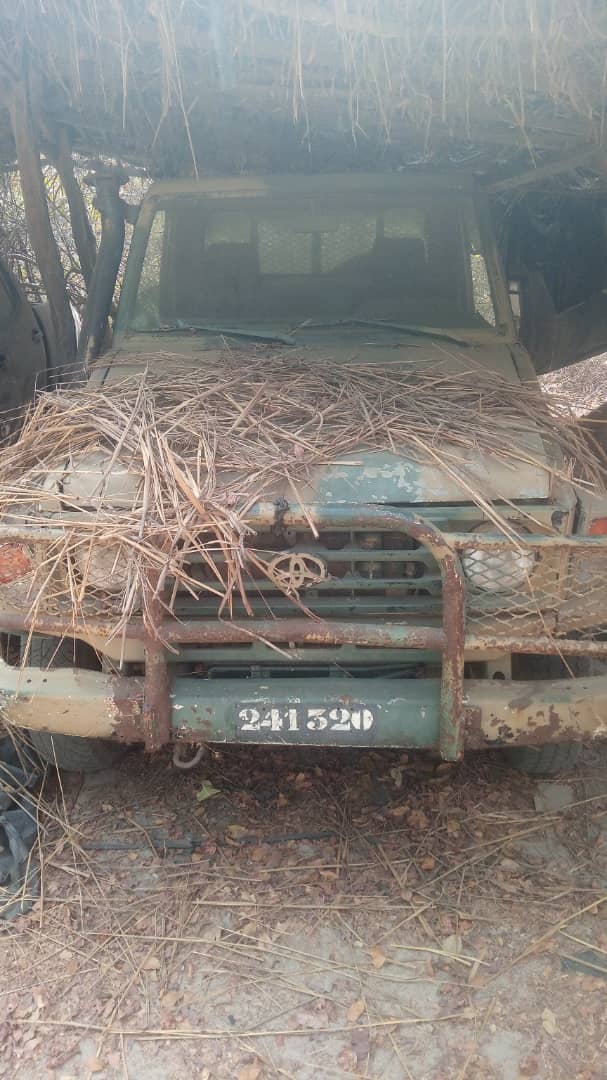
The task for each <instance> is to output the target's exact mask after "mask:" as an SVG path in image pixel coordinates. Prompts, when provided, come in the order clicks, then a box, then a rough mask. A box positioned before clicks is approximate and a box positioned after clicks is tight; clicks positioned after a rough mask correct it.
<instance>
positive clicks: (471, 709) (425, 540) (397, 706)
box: [0, 504, 607, 760]
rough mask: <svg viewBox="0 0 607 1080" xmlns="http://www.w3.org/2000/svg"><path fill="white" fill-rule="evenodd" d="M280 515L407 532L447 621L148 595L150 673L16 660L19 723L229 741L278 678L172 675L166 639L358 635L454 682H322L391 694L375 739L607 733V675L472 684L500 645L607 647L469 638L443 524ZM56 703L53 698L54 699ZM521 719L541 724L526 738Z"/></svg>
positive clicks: (345, 512) (141, 635)
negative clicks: (470, 663) (228, 611)
mask: <svg viewBox="0 0 607 1080" xmlns="http://www.w3.org/2000/svg"><path fill="white" fill-rule="evenodd" d="M278 515H279V521H280V524H281V525H282V526H289V527H294V528H305V529H309V528H310V524H311V523H312V524H313V526H314V527H315V528H317V529H331V528H335V527H342V528H343V527H344V526H346V527H350V528H353V529H378V530H395V531H400V532H403V533H406V534H407V535H408V536H410V537H411V538H412V539H414V540H415V541H417V542H418V543H419V544H420V545H422V546H423V547H425V548H426V549H428V550H429V551H430V553H431V554H432V556H433V557H434V559H435V560H436V563H437V565H438V566H439V568H440V573H441V578H442V602H443V622H442V627H437V626H429V627H423V626H417V625H414V626H407V625H402V624H395V623H391V624H381V623H371V624H361V623H359V622H355V623H348V622H342V621H339V622H338V621H322V620H316V619H311V618H309V617H297V618H295V617H294V618H286V619H274V620H273V619H265V620H254V619H251V620H246V621H240V622H232V621H224V620H219V619H217V620H213V621H196V620H192V621H187V622H180V621H177V620H175V619H165V618H163V617H162V616H163V608H162V604H161V602H160V598H159V597H158V596H155V595H154V596H150V597H149V598H148V604H147V610H148V612H151V614H152V620H153V621H152V625H151V626H150V625H149V624H148V625H147V626H146V625H144V624H143V622H142V621H141V620H137V621H132V622H131V623H129V625H128V627H127V628H126V632H125V636H126V637H127V638H130V639H137V640H140V641H142V642H143V644H144V648H145V659H146V674H145V678H144V679H140V678H127V677H118V676H110V675H101V674H98V673H94V672H84V671H79V672H66V671H49V672H36V671H34V670H33V669H29V668H28V669H24V670H23V671H21V672H20V671H17V670H15V669H10V668H8V667H7V665H3V667H2V679H1V681H0V694H2V693H3V694H4V697H5V698H6V699H7V700H8V701H9V702H10V708H9V710H8V711H9V719H10V720H11V721H12V722H14V723H19V724H21V725H22V726H25V727H46V728H48V729H49V730H55V731H63V732H73V733H74V734H79V735H102V736H105V737H113V738H118V739H122V740H127V741H143V742H145V743H146V745H147V746H149V747H150V748H156V747H159V746H162V745H164V744H165V743H167V742H169V741H170V739H171V738H172V737H173V735H174V734H177V735H178V736H181V737H185V738H188V739H202V740H204V739H208V740H212V739H217V740H218V741H228V740H231V739H233V738H237V737H238V736H237V734H236V732H235V730H234V731H233V730H232V729H231V727H230V720H229V715H230V701H231V702H232V703H233V702H234V700H236V698H237V695H238V694H241V698H240V699H241V700H242V693H245V689H246V700H248V699H249V698H251V700H258V699H259V701H260V702H262V701H263V702H265V703H266V704H267V700H268V694H267V690H268V687H267V685H266V686H265V688H264V687H260V688H255V687H254V686H252V684H251V682H250V681H247V684H246V688H242V687H237V686H236V680H229V681H226V682H223V681H219V682H217V681H212V682H210V681H206V682H205V681H204V680H199V679H184V678H178V679H174V680H172V681H171V679H170V678H169V665H168V660H167V652H166V650H165V649H164V647H163V643H165V644H168V645H170V644H185V643H188V642H193V643H198V644H206V643H211V642H213V643H225V642H242V641H250V640H251V638H257V639H263V640H266V641H268V642H273V643H279V644H280V643H284V642H289V643H293V644H306V643H314V644H319V643H320V644H327V645H341V644H355V645H367V646H379V647H382V648H387V649H400V648H402V649H405V648H407V649H430V650H435V651H437V652H440V653H441V654H442V675H441V680H440V686H438V685H437V680H429V679H421V680H399V681H398V685H397V680H385V681H384V680H381V679H375V680H358V679H357V680H355V681H348V682H347V683H344V681H343V680H341V681H338V680H335V679H332V678H331V679H323V680H322V687H321V688H320V690H319V696H320V697H321V698H323V699H324V698H325V697H326V698H327V700H333V701H335V700H343V699H344V689H345V688H347V690H348V692H349V693H348V695H346V696H348V699H349V700H351V695H352V693H353V692H354V693H355V694H356V697H357V698H358V699H360V700H363V701H364V700H365V697H366V698H369V697H371V698H372V699H374V700H377V699H381V700H380V702H379V707H380V708H382V709H383V710H384V715H385V720H386V723H385V724H384V725H383V728H382V730H383V731H384V732H385V735H380V736H378V735H377V734H374V736H373V739H372V740H364V739H363V740H361V741H362V742H365V741H373V742H374V743H375V744H376V745H382V744H383V745H420V746H423V745H427V746H436V747H437V748H438V749H439V751H440V753H441V755H442V756H443V757H444V758H445V759H447V760H457V759H458V758H459V757H461V755H462V753H463V747H464V743H468V744H472V745H483V744H486V743H487V742H489V743H499V742H507V743H512V742H515V741H517V740H520V741H527V742H531V741H534V740H535V739H538V738H540V739H541V740H546V739H558V738H565V737H572V738H576V737H582V735H584V734H588V733H596V732H597V731H598V730H600V732H601V733H602V721H601V716H602V715H605V713H604V712H603V705H604V704H605V703H607V681H606V680H603V679H602V678H592V679H589V680H584V684H582V683H581V681H580V680H577V681H573V682H572V683H570V682H568V681H566V680H563V681H561V683H515V684H512V683H506V684H496V683H495V682H489V681H487V680H477V681H466V682H464V656H465V654H468V655H470V654H473V653H474V652H475V651H478V652H480V651H483V650H487V649H490V648H498V649H499V650H500V651H502V652H504V653H507V652H514V651H516V652H533V653H538V652H546V653H555V652H560V653H563V654H575V653H583V654H585V655H592V654H598V655H602V656H605V655H606V645H605V643H602V642H588V641H559V642H556V643H555V641H554V639H552V638H551V637H549V636H546V637H545V638H537V637H533V638H531V637H530V638H527V639H525V638H524V637H523V638H517V637H516V636H512V637H509V636H508V635H501V634H500V635H498V636H495V637H493V638H490V637H488V636H483V635H465V582H464V578H463V574H462V571H461V566H460V561H459V558H458V556H457V553H456V550H455V548H454V546H453V545H452V544H450V540H449V539H448V538H447V537H445V536H444V535H443V534H442V533H441V532H440V531H439V530H438V529H437V528H435V527H434V526H433V525H431V524H430V523H429V522H427V521H425V520H424V519H423V518H421V517H418V516H417V515H416V514H414V513H412V512H410V511H408V510H401V509H395V508H386V507H360V506H357V507H351V506H323V507H313V506H312V507H306V508H305V511H304V509H299V510H297V509H290V508H288V509H285V508H284V507H283V506H281V507H277V506H275V505H270V504H261V505H259V506H257V507H256V508H254V509H253V511H251V513H250V515H249V519H250V521H251V523H252V524H253V525H273V524H275V523H276V522H277V517H278ZM36 531H37V532H41V531H42V532H43V530H36ZM9 533H10V537H9V535H8V534H9ZM0 534H1V535H2V537H3V538H4V536H5V534H7V535H6V538H7V539H8V538H12V539H27V538H28V536H29V537H30V538H31V534H30V533H29V532H28V530H27V529H20V530H18V529H7V528H6V527H2V528H0ZM0 626H1V627H2V629H3V630H5V631H9V632H17V633H19V632H21V633H23V632H28V631H30V630H35V632H37V633H43V634H51V635H65V634H67V635H69V636H75V637H77V636H78V633H79V630H80V631H81V632H83V631H84V629H85V628H84V627H79V626H78V625H74V624H73V622H72V621H70V620H67V619H61V618H57V617H54V616H39V617H36V619H35V622H32V621H29V620H28V619H27V618H26V617H24V616H21V615H16V614H14V613H1V612H0ZM86 631H87V632H88V633H95V634H97V635H100V636H104V637H106V638H107V637H109V636H110V633H111V631H112V626H111V625H110V623H109V622H108V621H97V622H92V621H88V620H87V623H86ZM279 682H280V686H277V687H276V691H275V696H277V697H278V696H280V697H281V698H283V697H284V695H285V694H286V693H287V692H295V690H296V688H297V687H296V686H295V687H290V686H287V682H288V680H283V679H281V680H280V681H279ZM371 682H373V686H372V687H371V686H370V685H369V684H370V683H371ZM319 683H320V680H319ZM336 684H337V685H336ZM603 684H605V685H603ZM318 685H319V684H318V683H317V686H318ZM279 691H280V694H279ZM264 694H265V697H264ZM255 695H257V697H256V696H255ZM330 695H332V698H331V697H330ZM271 696H274V693H273V695H271ZM36 702H37V703H38V705H36ZM43 702H46V708H44V707H43V704H42V703H43ZM38 713H40V718H39V716H38ZM85 713H86V715H85ZM182 713H183V715H181V714H182ZM408 715H409V716H410V720H408V719H407V717H408ZM389 718H390V719H389ZM411 718H412V719H411ZM521 718H524V724H525V725H526V727H527V732H526V735H525V730H524V728H523V727H521V724H522V719H521ZM413 721H415V722H413ZM424 728H425V730H424ZM564 732H566V733H567V734H563V733H564ZM540 733H541V734H540ZM606 733H607V732H606ZM382 740H383V741H382ZM278 741H284V740H283V739H279V740H278ZM315 741H322V740H315ZM333 741H334V742H339V741H340V740H335V739H333ZM344 741H350V740H344Z"/></svg>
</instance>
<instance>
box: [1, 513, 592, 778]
mask: <svg viewBox="0 0 607 1080" xmlns="http://www.w3.org/2000/svg"><path fill="white" fill-rule="evenodd" d="M247 520H248V522H250V524H251V525H252V526H262V527H272V526H277V525H279V526H281V527H291V528H298V529H310V527H311V526H313V527H314V528H316V529H317V530H319V531H320V530H323V529H333V528H335V529H337V528H342V529H343V528H349V529H354V530H355V529H361V530H363V529H378V530H385V531H394V532H402V533H405V534H406V535H407V536H410V537H411V538H412V539H414V540H416V541H417V542H418V543H419V544H421V545H422V546H423V547H425V548H426V549H427V550H428V551H430V552H431V554H432V555H433V557H434V559H435V560H436V563H437V565H438V566H439V568H440V572H441V578H442V593H443V625H442V629H441V628H438V627H423V626H422V627H420V626H410V627H409V626H404V625H398V624H385V625H381V624H377V623H375V624H361V623H348V622H343V621H332V622H325V621H323V620H320V619H318V620H317V619H313V618H310V617H297V618H287V619H280V620H272V619H268V620H253V619H252V620H247V621H241V622H239V623H236V622H230V621H223V620H220V619H217V620H213V621H205V622H202V621H200V622H197V621H195V620H192V621H186V622H179V621H177V620H175V619H163V617H162V615H163V609H162V605H161V603H160V602H159V598H158V597H157V596H156V595H154V594H152V595H151V596H149V597H148V598H147V604H146V608H147V610H148V612H149V613H152V617H153V619H154V622H153V624H152V625H151V626H150V625H144V624H143V622H142V621H141V620H137V621H132V622H130V623H129V625H128V626H127V627H126V630H125V637H126V638H127V639H137V640H140V641H143V644H144V649H145V661H146V675H145V680H144V710H143V718H144V737H145V740H146V743H147V745H148V746H149V747H150V748H151V749H152V748H155V747H159V746H162V745H164V744H165V743H167V742H168V741H169V740H170V736H171V720H170V717H171V702H170V680H169V672H168V663H167V656H166V650H165V649H164V647H163V645H164V644H165V643H166V644H171V643H183V644H185V643H186V642H194V643H197V644H206V643H211V642H213V643H224V642H242V641H250V640H251V639H258V640H259V639H262V640H263V639H265V640H267V641H269V642H275V643H281V642H285V641H288V642H293V643H294V644H305V643H315V644H326V645H329V644H331V645H338V644H355V645H370V646H379V647H383V648H394V649H398V648H413V649H415V648H418V649H432V650H436V651H440V652H441V653H442V678H441V695H440V729H439V751H440V753H441V755H442V756H443V758H445V759H446V760H458V759H459V758H461V756H462V754H463V742H464V720H465V701H464V654H465V652H466V651H467V652H474V651H483V650H489V649H492V648H494V649H500V650H502V651H505V652H529V653H541V652H545V653H562V654H564V655H572V654H576V653H578V654H580V653H583V654H584V655H601V656H606V655H607V642H588V641H576V640H574V641H564V640H559V639H552V638H551V637H549V636H546V637H543V638H536V637H533V638H525V637H520V638H519V637H516V636H507V635H501V634H500V635H481V634H477V635H466V634H465V593H466V590H465V581H464V577H463V574H462V570H461V565H460V560H459V557H458V555H457V553H456V548H457V547H458V546H461V544H460V545H458V544H457V543H456V544H454V542H453V541H454V538H453V537H452V536H449V537H448V538H447V537H446V536H445V535H444V534H443V533H442V532H441V531H440V530H439V529H437V528H436V527H435V526H433V525H432V524H430V523H429V522H427V521H425V520H424V519H423V518H422V517H420V516H418V515H417V514H415V513H413V512H412V511H409V510H404V509H397V508H391V507H378V506H365V507H362V506H356V507H353V506H352V505H344V506H341V505H340V506H336V505H324V506H313V505H311V506H306V507H305V510H304V508H299V509H297V508H291V507H287V506H286V504H283V503H279V504H270V503H262V504H258V505H257V506H256V507H254V508H253V509H252V510H251V511H250V512H249V514H248V516H247ZM75 525H77V523H75ZM61 535H62V530H61V529H58V528H57V527H56V526H55V527H52V526H51V527H50V528H49V529H48V530H45V529H44V528H41V527H36V528H28V527H27V526H23V527H21V528H19V527H14V526H0V542H1V541H3V540H28V541H30V542H32V541H34V542H41V541H48V540H51V539H53V538H56V537H57V536H61ZM455 539H456V540H457V541H460V542H461V543H463V542H464V540H465V536H464V534H458V536H457V537H456V538H455ZM547 539H548V541H550V540H552V538H547ZM559 539H560V538H555V541H557V542H558V540H559ZM467 540H468V542H469V540H470V537H469V536H468V537H467ZM597 540H598V541H599V543H601V544H602V546H605V547H607V545H605V541H604V539H603V538H596V539H595V538H591V539H590V544H591V545H592V546H593V547H594V546H596V542H597ZM562 542H563V541H562V540H561V543H562ZM0 628H1V629H2V630H3V631H6V632H15V633H20V632H21V633H27V632H29V631H32V630H34V631H36V632H38V633H48V634H55V635H69V636H74V637H78V634H79V631H80V633H82V631H83V630H84V629H85V628H86V631H87V632H89V633H95V634H99V635H100V636H103V637H105V638H106V639H107V638H109V637H110V635H111V633H112V630H113V627H112V624H111V622H110V621H109V620H91V621H89V620H88V619H87V621H86V624H84V623H81V624H75V623H74V622H73V621H72V622H69V621H67V620H65V619H61V618H57V617H55V616H46V615H40V616H37V617H36V618H35V619H34V620H32V619H31V618H28V616H27V615H21V614H15V613H14V612H2V611H0Z"/></svg>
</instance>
